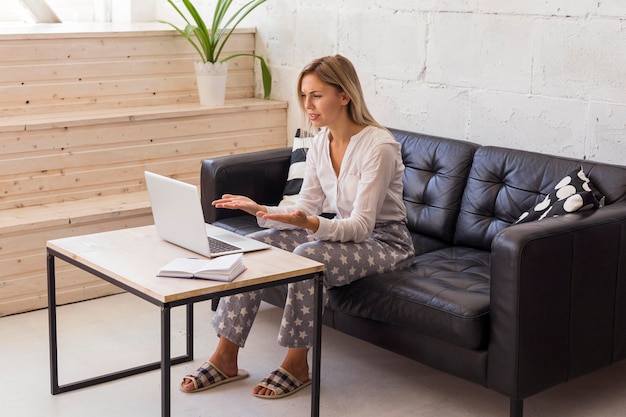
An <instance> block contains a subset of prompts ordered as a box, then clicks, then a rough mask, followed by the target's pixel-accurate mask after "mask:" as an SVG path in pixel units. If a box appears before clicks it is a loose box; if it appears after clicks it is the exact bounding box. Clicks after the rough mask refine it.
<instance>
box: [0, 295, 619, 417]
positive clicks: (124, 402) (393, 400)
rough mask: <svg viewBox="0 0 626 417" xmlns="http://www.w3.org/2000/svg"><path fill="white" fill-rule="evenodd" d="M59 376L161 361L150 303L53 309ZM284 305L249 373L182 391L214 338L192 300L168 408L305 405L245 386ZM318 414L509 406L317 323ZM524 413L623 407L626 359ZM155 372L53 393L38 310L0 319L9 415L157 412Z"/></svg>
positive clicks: (287, 411) (262, 326) (270, 314)
mask: <svg viewBox="0 0 626 417" xmlns="http://www.w3.org/2000/svg"><path fill="white" fill-rule="evenodd" d="M58 311H59V313H58V320H59V323H58V328H59V360H60V365H59V366H60V379H61V381H60V382H61V384H63V383H67V382H72V381H75V380H78V379H84V378H88V377H91V376H96V375H99V374H103V373H107V372H111V371H114V370H117V369H122V368H128V367H132V366H135V365H139V364H142V363H146V362H150V361H157V360H159V347H158V346H159V311H158V309H157V308H156V307H154V306H152V305H151V304H148V303H146V302H144V301H141V300H139V299H136V298H135V297H133V296H131V295H128V294H121V295H115V296H110V297H104V298H101V299H97V300H91V301H87V302H82V303H77V304H72V305H68V306H63V307H61V308H59V310H58ZM183 313H184V310H183V309H182V308H178V309H175V310H174V311H173V316H172V320H173V321H172V329H173V331H172V346H173V351H174V353H175V354H181V353H183V346H184V345H183V343H184V336H185V335H184V314H183ZM280 313H281V310H280V309H277V308H275V307H273V306H270V305H266V304H263V306H262V309H261V311H260V312H259V315H258V316H257V321H256V323H255V326H254V328H253V330H252V333H251V335H250V338H249V340H248V346H247V348H245V349H244V350H243V351H242V353H241V356H240V367H242V368H244V369H247V370H248V371H249V372H250V374H251V377H250V378H248V379H246V380H243V381H239V382H236V383H233V384H228V385H225V386H222V387H220V388H218V389H215V390H210V391H205V392H202V393H197V394H185V393H182V392H180V391H179V390H178V383H179V380H180V378H181V377H182V376H183V375H185V374H186V373H188V372H190V371H192V370H193V369H195V368H196V367H197V366H198V365H200V364H201V363H202V362H203V361H204V359H206V357H207V356H208V355H209V354H210V353H211V351H212V349H213V347H214V346H215V343H216V338H215V337H214V336H213V333H212V331H211V329H210V327H209V325H208V322H209V320H210V317H211V315H212V312H211V310H210V305H209V303H208V302H203V303H198V304H197V305H196V309H195V317H196V318H195V320H196V323H195V332H196V334H195V350H196V360H195V361H194V362H192V363H186V364H181V365H177V366H174V367H173V368H172V382H171V384H172V415H173V416H175V417H191V416H193V417H200V416H229V417H238V416H242V417H243V416H246V417H248V416H254V417H257V416H261V417H262V416H277V415H288V416H292V417H299V416H308V415H310V398H309V395H310V388H308V389H306V390H304V391H302V392H300V393H297V394H296V395H294V396H292V397H289V398H286V399H282V400H262V399H257V398H255V397H253V396H252V395H251V394H250V392H251V390H252V388H253V387H254V385H255V383H256V382H258V381H260V380H261V379H263V378H264V377H265V376H266V374H268V373H269V372H270V371H271V370H272V369H273V368H274V366H276V365H277V364H278V363H279V362H280V360H281V359H282V355H283V353H284V351H283V350H281V349H282V348H279V347H278V346H277V345H276V343H275V339H276V330H277V328H278V325H279V323H280ZM322 349H323V351H322V389H321V395H322V397H321V415H322V416H325V417H326V416H328V417H334V416H342V417H347V416H355V417H356V416H358V417H367V416H377V417H391V416H406V415H411V416H416V417H506V416H508V405H509V403H508V400H507V399H506V398H504V397H502V396H501V395H499V394H497V393H495V392H493V391H490V390H487V389H485V388H482V387H480V386H478V385H475V384H472V383H470V382H466V381H464V380H461V379H458V378H455V377H452V376H449V375H446V374H444V373H442V372H438V371H435V370H433V369H430V368H428V367H425V366H422V365H420V364H418V363H415V362H413V361H410V360H407V359H405V358H402V357H400V356H398V355H395V354H393V353H390V352H387V351H384V350H381V349H379V348H377V347H375V346H372V345H369V344H367V343H364V342H361V341H359V340H356V339H354V338H351V337H349V336H346V335H343V334H341V333H339V332H336V331H334V330H332V329H329V328H327V327H324V332H323V348H322ZM524 405H525V413H524V416H525V417H554V416H568V417H589V416H602V417H618V416H620V417H621V416H624V415H626V411H624V410H626V361H624V362H621V363H619V364H616V365H614V366H612V367H610V368H607V369H604V370H601V371H599V372H595V373H593V374H591V375H588V376H585V377H582V378H579V379H577V380H574V381H571V382H569V383H567V384H563V385H560V386H557V387H555V388H553V389H550V390H548V391H546V392H543V393H541V394H537V395H535V396H533V397H531V398H529V399H527V400H526V401H525V403H524ZM160 413H161V411H160V373H159V371H154V372H149V373H146V374H142V375H138V376H134V377H129V378H126V379H122V380H118V381H114V382H110V383H107V384H103V385H99V386H95V387H91V388H85V389H81V390H78V391H72V392H68V393H64V394H60V395H56V396H53V395H51V394H50V381H49V358H48V327H47V311H46V310H41V311H35V312H30V313H26V314H19V315H15V316H9V317H3V318H0V414H1V415H2V416H11V417H22V416H23V417H39V416H41V417H54V416H63V417H75V416H76V417H77V416H81V417H83V416H90V417H105V416H106V417H109V416H116V417H120V416H121V417H124V416H158V415H160Z"/></svg>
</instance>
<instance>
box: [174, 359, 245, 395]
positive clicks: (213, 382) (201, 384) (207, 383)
mask: <svg viewBox="0 0 626 417" xmlns="http://www.w3.org/2000/svg"><path fill="white" fill-rule="evenodd" d="M248 375H249V374H248V372H246V371H244V370H243V369H240V370H239V372H238V373H237V375H235V376H228V375H226V374H225V373H224V372H222V370H221V369H219V368H218V367H217V366H215V365H213V364H212V363H211V362H209V361H206V362H204V363H203V364H202V366H201V367H199V368H198V369H197V370H196V371H195V372H194V373H193V374H191V375H187V376H185V377H184V378H183V382H181V383H180V390H181V391H183V392H200V391H205V390H208V389H211V388H215V387H217V386H220V385H222V384H226V383H228V382H234V381H238V380H240V379H243V378H247V377H248ZM187 379H188V380H190V381H191V382H193V386H194V389H192V390H191V391H185V390H184V389H183V384H184V383H185V380H187Z"/></svg>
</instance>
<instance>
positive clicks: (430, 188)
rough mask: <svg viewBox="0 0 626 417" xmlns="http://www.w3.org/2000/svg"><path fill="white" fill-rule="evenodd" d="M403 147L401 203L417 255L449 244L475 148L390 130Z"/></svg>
mask: <svg viewBox="0 0 626 417" xmlns="http://www.w3.org/2000/svg"><path fill="white" fill-rule="evenodd" d="M390 130H391V132H392V133H393V135H394V136H395V137H396V139H397V140H398V142H400V144H401V145H402V158H403V161H404V165H405V170H404V179H403V183H404V203H405V205H406V208H407V218H408V227H409V230H410V231H411V232H412V233H413V236H414V244H415V252H416V254H419V253H423V252H426V251H430V250H434V249H436V248H438V247H442V246H446V245H450V244H452V243H453V239H454V228H455V225H456V221H457V217H458V214H459V210H460V208H461V198H462V196H463V190H464V188H465V183H466V181H467V176H468V174H469V170H470V167H471V164H472V157H473V155H474V152H475V151H476V149H478V145H476V144H474V143H471V142H464V141H459V140H453V139H445V138H440V137H435V136H429V135H422V134H419V133H414V132H407V131H403V130H398V129H390Z"/></svg>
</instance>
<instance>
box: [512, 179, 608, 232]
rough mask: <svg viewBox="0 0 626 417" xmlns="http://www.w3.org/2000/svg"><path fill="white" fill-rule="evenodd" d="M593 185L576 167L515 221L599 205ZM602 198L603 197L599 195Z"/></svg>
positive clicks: (576, 210)
mask: <svg viewBox="0 0 626 417" xmlns="http://www.w3.org/2000/svg"><path fill="white" fill-rule="evenodd" d="M598 197H599V196H597V195H596V191H595V187H594V186H593V183H592V182H591V180H590V179H589V178H588V177H587V175H586V174H585V171H584V170H583V168H582V167H579V168H576V169H575V170H573V171H572V172H570V173H569V174H567V175H566V176H564V177H563V178H562V179H561V180H560V181H558V182H557V183H556V185H555V186H554V189H553V190H552V192H551V193H550V194H548V195H547V196H546V197H545V198H544V199H543V200H542V201H541V202H539V203H538V204H536V205H534V206H533V207H532V208H531V209H530V210H527V211H525V212H524V213H522V214H521V215H520V217H519V219H517V221H516V222H515V223H516V224H518V223H526V222H530V221H534V220H541V219H545V218H546V217H555V216H562V215H564V214H568V213H574V212H578V211H584V210H589V209H592V208H598V207H600V206H601V203H600V201H599V200H598ZM600 199H601V200H603V197H601V196H600Z"/></svg>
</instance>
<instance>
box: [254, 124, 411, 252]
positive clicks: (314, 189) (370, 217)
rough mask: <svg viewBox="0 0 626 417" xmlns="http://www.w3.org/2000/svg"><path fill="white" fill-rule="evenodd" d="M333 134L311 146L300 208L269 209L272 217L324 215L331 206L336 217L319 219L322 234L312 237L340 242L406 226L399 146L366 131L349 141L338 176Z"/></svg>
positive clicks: (269, 224) (268, 222)
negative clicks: (332, 149)
mask: <svg viewBox="0 0 626 417" xmlns="http://www.w3.org/2000/svg"><path fill="white" fill-rule="evenodd" d="M328 134H329V131H328V130H326V129H324V130H323V131H322V132H320V133H319V134H318V135H317V136H316V137H315V138H313V140H312V144H311V147H310V148H309V150H308V153H307V158H306V172H305V175H304V181H303V184H302V189H301V190H300V195H299V197H298V200H297V202H296V204H295V205H294V206H285V207H267V211H268V213H290V212H293V211H294V210H295V209H300V210H302V211H304V212H305V213H307V214H308V215H319V214H321V213H322V210H323V205H324V200H326V201H327V206H328V207H329V208H330V210H331V211H332V212H334V213H336V217H335V218H334V219H326V218H323V217H319V221H320V226H319V229H318V230H317V231H316V232H315V233H313V234H312V236H313V237H314V238H316V239H319V240H329V241H337V242H348V241H353V242H362V241H363V240H365V239H367V238H368V237H369V236H370V235H371V233H372V230H374V227H375V225H376V224H377V223H379V224H380V223H388V222H395V221H404V220H406V208H405V206H404V203H403V201H402V174H403V172H404V164H403V163H402V155H401V153H400V144H399V143H398V142H397V141H396V140H395V138H394V137H393V136H392V135H391V134H390V133H389V132H388V131H386V130H385V129H380V128H378V127H375V126H368V127H366V128H364V129H363V130H362V131H361V132H359V133H358V134H356V135H354V136H353V137H352V139H351V140H350V143H349V144H348V148H347V149H346V152H345V155H344V157H343V161H342V162H341V169H340V172H339V175H338V176H337V175H335V171H334V169H333V166H332V162H331V159H330V145H329V144H330V141H329V139H328ZM327 210H328V209H327ZM258 221H259V225H260V226H262V227H272V228H275V229H293V228H294V226H292V225H288V224H285V223H280V222H276V221H271V220H264V219H261V218H259V219H258Z"/></svg>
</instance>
